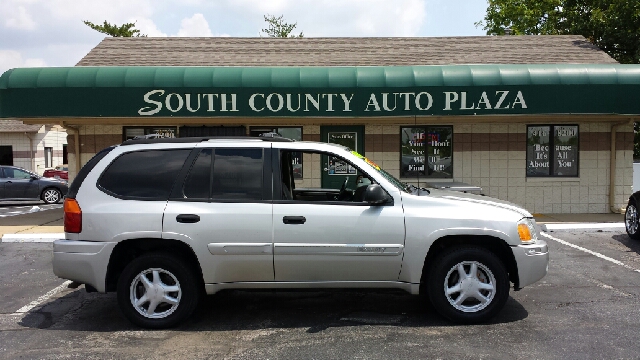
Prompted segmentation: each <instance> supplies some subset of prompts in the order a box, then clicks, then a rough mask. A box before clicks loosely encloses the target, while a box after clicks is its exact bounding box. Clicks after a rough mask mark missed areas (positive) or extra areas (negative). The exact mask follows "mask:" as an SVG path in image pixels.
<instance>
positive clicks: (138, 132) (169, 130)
mask: <svg viewBox="0 0 640 360" xmlns="http://www.w3.org/2000/svg"><path fill="white" fill-rule="evenodd" d="M176 133H177V127H175V126H140V127H129V126H125V127H124V128H123V134H122V138H123V139H122V140H123V141H125V140H130V139H133V138H134V137H136V136H145V135H151V134H157V135H162V136H164V137H170V138H174V137H176Z"/></svg>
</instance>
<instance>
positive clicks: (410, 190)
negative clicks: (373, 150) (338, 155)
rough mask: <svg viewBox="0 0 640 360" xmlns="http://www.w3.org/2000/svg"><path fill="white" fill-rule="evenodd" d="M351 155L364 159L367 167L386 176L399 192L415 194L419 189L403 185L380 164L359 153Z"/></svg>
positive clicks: (354, 152) (353, 152)
mask: <svg viewBox="0 0 640 360" xmlns="http://www.w3.org/2000/svg"><path fill="white" fill-rule="evenodd" d="M351 153H352V154H353V155H355V156H357V157H358V158H360V159H362V160H363V161H364V162H365V163H366V164H367V165H369V166H370V167H371V168H372V169H373V170H375V171H377V172H378V173H379V174H380V175H382V176H384V178H385V179H386V180H387V181H389V182H390V183H392V184H393V186H395V187H396V188H398V190H400V191H404V192H408V193H413V192H414V190H417V188H416V187H415V186H413V185H410V184H407V183H403V182H402V181H400V180H398V179H396V178H395V177H394V176H393V175H391V174H389V173H388V172H386V171H385V170H384V169H382V168H381V167H380V166H378V164H376V163H374V162H373V161H371V160H369V159H367V158H366V157H364V156H362V155H360V154H359V153H358V152H356V151H352V152H351Z"/></svg>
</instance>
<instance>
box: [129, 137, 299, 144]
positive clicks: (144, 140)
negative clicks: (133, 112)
mask: <svg viewBox="0 0 640 360" xmlns="http://www.w3.org/2000/svg"><path fill="white" fill-rule="evenodd" d="M209 140H254V141H255V140H258V141H272V142H292V141H293V140H291V139H287V138H283V137H265V136H261V137H255V136H202V137H181V138H168V137H139V138H138V137H136V138H133V139H129V140H126V141H124V142H122V144H121V145H136V144H163V143H165V144H174V143H178V144H179V143H194V142H203V141H209Z"/></svg>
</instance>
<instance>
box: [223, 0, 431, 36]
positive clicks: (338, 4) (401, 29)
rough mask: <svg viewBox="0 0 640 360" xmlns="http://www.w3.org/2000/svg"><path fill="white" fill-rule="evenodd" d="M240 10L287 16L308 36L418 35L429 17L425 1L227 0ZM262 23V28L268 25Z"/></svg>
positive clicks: (295, 31)
mask: <svg viewBox="0 0 640 360" xmlns="http://www.w3.org/2000/svg"><path fill="white" fill-rule="evenodd" d="M227 6H228V7H229V8H232V9H235V10H236V11H238V12H245V13H252V14H254V15H255V16H256V17H259V18H260V20H262V15H265V14H270V15H275V16H280V15H283V16H284V21H286V22H288V23H297V27H296V28H295V29H294V33H296V34H298V33H300V32H301V31H302V32H304V34H305V36H308V37H317V36H416V35H417V34H418V33H419V31H420V28H421V27H422V25H423V23H424V20H425V17H426V7H425V1H424V0H395V1H388V0H352V1H344V0H297V1H293V0H275V1H264V0H227ZM265 26H266V25H264V23H262V27H261V28H263V27H265Z"/></svg>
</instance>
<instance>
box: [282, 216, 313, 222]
mask: <svg viewBox="0 0 640 360" xmlns="http://www.w3.org/2000/svg"><path fill="white" fill-rule="evenodd" d="M305 221H307V218H305V217H304V216H285V217H283V218H282V222H283V223H285V224H304V223H305Z"/></svg>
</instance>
